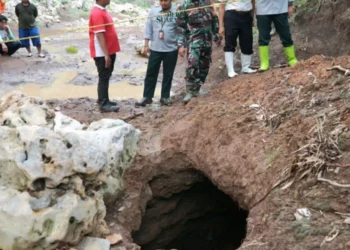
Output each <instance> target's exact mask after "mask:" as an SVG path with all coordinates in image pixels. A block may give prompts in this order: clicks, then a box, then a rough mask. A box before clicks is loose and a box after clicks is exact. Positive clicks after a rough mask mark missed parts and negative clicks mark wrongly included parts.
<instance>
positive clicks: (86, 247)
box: [78, 237, 110, 250]
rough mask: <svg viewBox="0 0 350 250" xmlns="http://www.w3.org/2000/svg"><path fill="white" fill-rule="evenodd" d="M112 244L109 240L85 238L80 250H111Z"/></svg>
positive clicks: (79, 247)
mask: <svg viewBox="0 0 350 250" xmlns="http://www.w3.org/2000/svg"><path fill="white" fill-rule="evenodd" d="M109 249H110V243H109V241H108V240H105V239H99V238H93V237H85V238H84V239H83V240H82V241H81V243H80V244H79V246H78V250H109Z"/></svg>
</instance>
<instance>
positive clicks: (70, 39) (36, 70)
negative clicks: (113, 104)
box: [0, 23, 183, 100]
mask: <svg viewBox="0 0 350 250" xmlns="http://www.w3.org/2000/svg"><path fill="white" fill-rule="evenodd" d="M64 29H65V24H64V23H63V24H57V25H55V26H54V27H53V28H52V29H50V30H49V31H47V30H48V29H43V32H42V34H43V36H44V38H43V39H42V43H43V49H44V51H45V52H46V53H47V57H46V58H45V59H41V58H38V57H36V49H35V48H34V49H33V57H32V58H28V57H26V50H25V49H20V50H19V51H18V52H17V53H16V54H15V55H14V56H12V57H4V56H3V57H0V96H1V95H3V94H5V93H7V92H9V91H12V90H20V91H22V92H23V93H25V94H28V95H31V96H38V97H41V98H43V99H46V100H48V99H67V98H81V97H90V98H96V94H97V93H96V92H97V90H96V89H97V71H96V67H95V65H94V61H93V60H92V59H91V58H90V55H89V47H88V34H87V32H86V31H80V32H75V33H66V34H62V35H58V36H49V37H48V38H46V37H45V33H46V32H47V33H53V32H52V30H54V31H55V32H57V31H58V32H59V31H62V30H64ZM117 31H118V36H119V40H120V44H121V49H122V51H121V52H120V53H118V54H117V61H116V65H115V70H114V73H113V75H112V78H111V82H110V90H109V91H110V96H111V98H113V99H116V100H122V99H130V98H135V99H139V98H141V97H142V92H143V82H144V77H145V73H146V70H147V58H143V57H141V56H139V55H137V52H136V50H135V46H136V45H137V44H139V43H140V42H141V43H142V41H143V40H142V39H143V29H142V27H120V28H117ZM16 33H17V32H16V31H15V34H16ZM69 46H74V47H76V48H77V49H78V53H76V54H69V53H67V52H66V48H67V47H69ZM161 72H162V68H161ZM181 73H183V72H181V70H178V71H177V72H176V73H175V74H176V75H175V77H174V78H175V79H174V82H173V85H174V86H176V85H179V84H181V82H182V80H181V79H183V76H181ZM161 79H162V74H161V73H160V75H159V79H158V87H157V89H156V94H155V97H156V98H159V97H160V86H161ZM172 94H174V93H172Z"/></svg>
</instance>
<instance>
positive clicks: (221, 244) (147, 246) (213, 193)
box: [132, 169, 249, 250]
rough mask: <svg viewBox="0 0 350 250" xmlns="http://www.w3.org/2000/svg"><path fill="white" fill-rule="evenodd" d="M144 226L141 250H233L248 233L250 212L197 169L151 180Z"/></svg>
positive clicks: (138, 236)
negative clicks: (150, 198) (149, 197)
mask: <svg viewBox="0 0 350 250" xmlns="http://www.w3.org/2000/svg"><path fill="white" fill-rule="evenodd" d="M149 184H150V187H151V189H152V193H153V199H152V200H150V201H149V202H148V203H147V207H146V211H145V214H144V216H143V219H142V223H141V227H140V229H139V230H138V231H137V232H134V233H133V235H132V236H133V239H134V242H135V243H136V244H138V245H140V246H141V249H142V250H156V249H177V250H233V249H237V248H239V246H240V245H241V243H242V241H243V240H244V238H245V236H246V226H247V217H248V213H249V212H248V211H247V210H244V209H241V208H240V207H239V206H238V204H237V203H236V202H235V201H233V200H232V199H231V198H230V197H229V196H227V195H226V194H225V193H223V192H222V191H220V190H219V189H218V188H217V187H216V186H214V185H213V184H212V183H211V181H210V180H209V179H207V178H206V177H205V176H204V175H202V174H200V173H199V172H198V171H196V170H193V169H192V170H187V171H184V172H180V173H172V174H170V173H169V175H164V176H159V177H157V178H155V179H153V180H152V181H151V182H150V183H149Z"/></svg>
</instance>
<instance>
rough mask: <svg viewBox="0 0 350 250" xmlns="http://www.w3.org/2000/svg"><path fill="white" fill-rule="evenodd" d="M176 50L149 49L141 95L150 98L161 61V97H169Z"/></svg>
mask: <svg viewBox="0 0 350 250" xmlns="http://www.w3.org/2000/svg"><path fill="white" fill-rule="evenodd" d="M177 55H178V52H177V50H175V51H172V52H157V51H153V50H151V54H150V56H149V59H148V66H147V73H146V78H145V88H144V90H143V97H146V98H148V99H152V98H153V96H154V91H155V89H156V85H157V79H158V74H159V69H160V65H161V63H162V62H163V81H162V92H161V98H169V97H170V90H171V83H172V81H173V76H174V71H175V66H176V62H177Z"/></svg>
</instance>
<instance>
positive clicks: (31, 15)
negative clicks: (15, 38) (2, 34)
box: [15, 0, 45, 58]
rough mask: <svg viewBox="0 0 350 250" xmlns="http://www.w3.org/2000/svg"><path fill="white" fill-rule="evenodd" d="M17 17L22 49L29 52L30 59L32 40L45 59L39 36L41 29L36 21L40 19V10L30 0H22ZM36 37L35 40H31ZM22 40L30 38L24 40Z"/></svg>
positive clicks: (16, 10)
mask: <svg viewBox="0 0 350 250" xmlns="http://www.w3.org/2000/svg"><path fill="white" fill-rule="evenodd" d="M15 12H16V16H17V17H18V33H19V38H20V39H21V43H22V47H24V48H26V49H27V51H28V57H31V56H32V51H31V48H30V40H32V43H33V46H35V47H36V48H37V49H38V55H39V57H41V58H44V57H45V55H44V54H43V53H42V52H41V42H40V38H39V37H37V36H39V29H38V27H37V26H36V22H35V19H36V18H37V17H38V9H37V8H36V6H35V5H34V4H32V3H31V2H29V1H28V0H22V2H21V3H19V4H17V5H16V8H15ZM32 36H34V38H31V39H30V38H29V37H32ZM22 38H28V39H24V40H22Z"/></svg>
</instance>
